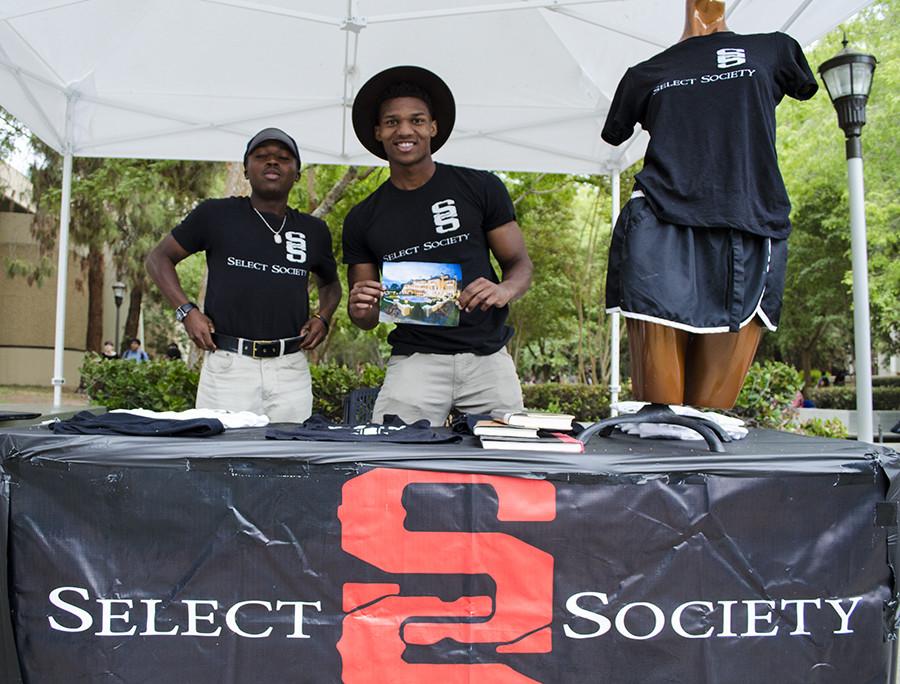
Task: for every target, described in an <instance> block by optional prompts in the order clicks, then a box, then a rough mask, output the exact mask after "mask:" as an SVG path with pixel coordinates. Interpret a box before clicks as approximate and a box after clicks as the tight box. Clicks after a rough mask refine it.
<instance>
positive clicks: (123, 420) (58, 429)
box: [49, 411, 225, 437]
mask: <svg viewBox="0 0 900 684" xmlns="http://www.w3.org/2000/svg"><path fill="white" fill-rule="evenodd" d="M49 428H50V429H51V430H52V431H53V432H54V433H55V434H57V435H133V436H138V437H210V436H212V435H218V434H220V433H221V432H224V430H225V426H224V425H222V421H220V420H218V419H216V418H191V419H187V420H183V419H158V418H148V417H146V416H139V415H135V414H133V413H129V412H127V411H123V412H117V413H103V414H100V415H94V414H93V413H91V412H90V411H81V412H79V413H76V414H75V415H74V416H72V417H71V418H69V419H67V420H58V421H55V422H53V423H50V425H49Z"/></svg>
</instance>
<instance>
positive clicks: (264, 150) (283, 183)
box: [246, 140, 299, 198]
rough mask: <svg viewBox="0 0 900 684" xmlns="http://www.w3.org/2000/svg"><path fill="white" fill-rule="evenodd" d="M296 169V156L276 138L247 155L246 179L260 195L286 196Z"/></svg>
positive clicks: (292, 182)
mask: <svg viewBox="0 0 900 684" xmlns="http://www.w3.org/2000/svg"><path fill="white" fill-rule="evenodd" d="M298 171H299V170H298V168H297V159H296V157H294V155H293V153H292V152H291V151H290V149H289V148H288V147H287V145H285V144H284V143H281V142H278V141H277V140H269V141H266V142H264V143H263V144H262V145H259V146H258V147H256V148H255V149H254V150H253V151H252V152H251V153H250V154H249V155H248V156H247V165H246V174H247V180H249V181H250V187H251V188H253V192H255V193H256V194H257V195H259V196H260V197H273V198H275V197H284V196H287V194H288V192H290V190H291V186H292V185H293V184H294V181H296V180H297V175H298Z"/></svg>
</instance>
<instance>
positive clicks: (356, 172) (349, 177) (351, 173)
mask: <svg viewBox="0 0 900 684" xmlns="http://www.w3.org/2000/svg"><path fill="white" fill-rule="evenodd" d="M375 168H376V167H374V166H371V167H369V168H368V169H365V170H363V171H360V169H359V167H358V166H351V167H349V168H348V169H347V170H346V171H345V172H344V175H343V176H341V178H340V179H339V180H338V181H337V183H335V184H334V185H333V186H331V190H329V191H328V194H326V195H325V197H324V198H323V199H322V203H321V204H319V206H317V207H316V209H315V211H313V212H312V215H313V216H315V217H316V218H322V217H323V216H325V215H326V214H327V213H328V212H330V211H331V210H332V209H334V205H335V204H337V203H338V202H339V201H340V200H341V197H343V196H344V193H345V192H346V191H347V188H349V187H350V184H351V183H352V182H353V181H354V180H357V179H359V180H365V179H366V178H368V177H369V176H370V175H371V173H372V172H373V171H374V170H375Z"/></svg>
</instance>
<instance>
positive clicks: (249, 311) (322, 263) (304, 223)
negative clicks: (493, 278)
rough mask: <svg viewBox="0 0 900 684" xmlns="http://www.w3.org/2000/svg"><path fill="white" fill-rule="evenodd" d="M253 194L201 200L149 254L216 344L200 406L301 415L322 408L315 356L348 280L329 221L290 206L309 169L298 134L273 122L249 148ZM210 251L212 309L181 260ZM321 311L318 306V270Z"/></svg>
mask: <svg viewBox="0 0 900 684" xmlns="http://www.w3.org/2000/svg"><path fill="white" fill-rule="evenodd" d="M244 175H245V177H246V178H247V180H248V181H249V182H250V188H251V190H252V192H251V193H250V197H229V198H227V199H213V200H206V201H204V202H201V203H200V204H199V205H198V206H197V207H196V208H195V209H194V210H193V211H192V212H191V213H190V214H188V216H187V217H186V218H185V219H184V221H182V223H181V224H180V225H178V226H177V227H176V228H175V229H173V230H172V232H171V233H170V234H169V235H167V236H166V237H165V238H163V240H162V241H161V242H160V243H159V244H158V245H157V246H156V248H155V249H154V250H153V251H152V252H151V253H150V255H149V256H148V257H147V271H148V273H149V274H150V277H151V278H153V280H154V282H156V284H157V285H158V286H159V288H160V290H162V293H163V294H164V295H165V296H166V299H168V300H169V302H171V304H172V306H174V307H176V309H175V316H176V318H177V320H179V321H181V322H182V323H183V324H184V327H185V330H186V331H187V333H188V335H189V336H190V338H191V340H193V341H194V343H195V344H196V345H197V346H198V347H200V348H201V349H203V350H205V351H206V355H205V359H204V363H203V370H202V372H201V374H200V386H199V387H198V388H197V407H198V408H218V409H229V410H234V411H253V412H254V413H261V414H265V415H267V416H268V417H269V419H270V420H272V421H273V422H289V421H291V422H294V421H295V422H300V421H303V420H306V418H308V417H309V415H310V413H311V411H312V390H311V383H310V375H309V368H308V366H307V362H306V355H305V354H304V353H303V352H305V351H308V350H310V349H314V348H315V347H317V346H318V345H319V344H320V343H321V342H322V341H323V340H324V339H325V337H326V335H327V334H328V325H329V321H330V320H331V318H332V315H333V314H334V311H335V309H336V308H337V305H338V303H339V302H340V300H341V284H340V281H339V280H338V277H337V266H336V264H335V261H334V255H333V252H332V248H331V234H330V233H329V231H328V226H326V225H325V223H324V222H323V221H321V220H319V219H316V218H313V217H312V216H309V215H308V214H302V213H300V212H298V211H297V210H295V209H291V208H290V207H288V205H287V200H288V193H289V192H290V190H291V187H292V186H293V184H294V183H295V182H296V181H297V179H298V178H299V177H300V153H299V151H298V149H297V143H296V142H294V139H293V138H292V137H291V136H289V135H288V134H287V133H285V132H284V131H281V130H279V129H277V128H266V129H264V130H262V131H260V132H259V133H257V134H256V135H255V136H253V138H251V139H250V142H249V143H247V149H246V151H245V152H244ZM200 251H203V252H206V263H207V267H208V270H209V280H208V283H207V290H206V301H205V303H204V307H203V311H201V310H200V309H199V308H198V307H197V305H196V304H194V303H193V302H190V301H189V300H188V297H187V295H185V293H184V290H183V289H182V288H181V283H180V282H179V280H178V274H177V273H176V271H175V264H177V263H178V262H179V261H181V260H182V259H184V258H185V257H186V256H188V255H189V254H193V253H194V252H200ZM310 273H314V274H315V276H316V285H317V286H318V289H319V311H318V313H314V314H311V315H310V312H309V296H308V289H307V288H308V283H309V274H310Z"/></svg>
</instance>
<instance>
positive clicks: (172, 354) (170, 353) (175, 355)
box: [166, 342, 181, 361]
mask: <svg viewBox="0 0 900 684" xmlns="http://www.w3.org/2000/svg"><path fill="white" fill-rule="evenodd" d="M166 358H167V359H170V360H172V361H180V360H181V350H180V349H179V348H178V345H177V344H175V343H174V342H172V343H170V344H169V346H168V347H166Z"/></svg>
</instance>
